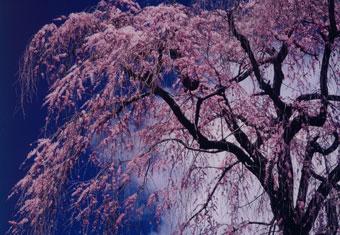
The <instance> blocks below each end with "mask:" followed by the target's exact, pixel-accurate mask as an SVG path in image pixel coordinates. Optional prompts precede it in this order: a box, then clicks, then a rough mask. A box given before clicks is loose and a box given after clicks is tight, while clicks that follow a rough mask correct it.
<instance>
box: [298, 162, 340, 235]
mask: <svg viewBox="0 0 340 235" xmlns="http://www.w3.org/2000/svg"><path fill="white" fill-rule="evenodd" d="M339 181H340V164H338V165H337V166H336V167H335V168H334V169H333V170H332V171H331V173H330V174H329V176H328V179H327V181H324V182H322V183H321V184H320V186H319V187H318V189H317V190H316V192H315V194H314V195H313V197H312V199H311V201H310V203H309V205H308V208H307V210H306V213H305V215H304V216H303V218H302V225H303V227H304V229H305V230H306V231H309V230H310V229H311V227H312V226H313V224H314V222H315V219H316V218H317V216H318V213H319V211H320V208H321V206H322V205H323V202H324V200H325V199H326V198H327V196H328V194H329V193H330V191H331V190H332V189H333V188H334V187H336V184H337V183H338V182H339Z"/></svg>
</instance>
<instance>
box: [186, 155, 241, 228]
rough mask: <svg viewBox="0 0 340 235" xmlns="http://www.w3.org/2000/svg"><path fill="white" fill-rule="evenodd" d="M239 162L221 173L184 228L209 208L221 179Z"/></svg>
mask: <svg viewBox="0 0 340 235" xmlns="http://www.w3.org/2000/svg"><path fill="white" fill-rule="evenodd" d="M238 163H240V162H239V161H237V162H235V163H233V164H231V165H229V166H227V167H225V168H224V170H223V172H222V173H221V175H220V177H219V178H218V180H217V182H216V184H215V186H214V187H213V190H212V191H211V192H210V193H209V194H208V198H207V199H206V201H205V202H204V204H203V206H202V207H201V208H200V209H199V210H198V211H197V212H196V213H195V214H193V215H192V216H191V217H190V218H189V219H188V221H187V222H186V223H185V224H184V225H183V229H184V228H185V227H186V226H188V225H189V223H190V222H191V221H192V220H193V219H194V218H196V217H197V216H198V215H199V214H200V213H201V212H202V211H203V210H205V209H206V208H207V206H208V205H209V203H210V201H211V200H212V198H213V196H214V194H215V192H216V190H217V188H218V186H219V184H220V183H221V181H222V180H223V178H224V177H225V175H226V174H227V173H228V171H229V170H231V169H232V168H233V167H234V166H235V165H237V164H238Z"/></svg>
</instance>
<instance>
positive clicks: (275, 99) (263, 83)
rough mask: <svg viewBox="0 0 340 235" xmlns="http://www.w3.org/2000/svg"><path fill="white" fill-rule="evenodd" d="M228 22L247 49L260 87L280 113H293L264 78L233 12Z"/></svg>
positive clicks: (243, 46) (242, 45)
mask: <svg viewBox="0 0 340 235" xmlns="http://www.w3.org/2000/svg"><path fill="white" fill-rule="evenodd" d="M228 22H229V28H230V30H231V32H232V33H233V35H234V36H235V37H236V39H237V40H238V41H239V42H240V44H241V47H242V48H243V50H244V51H245V53H246V54H247V55H248V57H249V60H250V63H251V65H252V69H253V71H254V75H255V77H256V80H257V81H258V83H259V86H260V89H261V90H263V91H264V92H265V93H266V94H267V95H268V96H269V97H270V98H271V100H272V101H273V103H274V105H275V107H276V108H277V109H278V110H279V111H280V112H279V115H282V114H286V115H287V116H290V115H291V107H290V106H289V105H287V104H285V103H284V102H283V101H282V100H281V99H280V97H279V96H278V95H276V94H275V92H274V90H273V89H272V87H271V86H270V85H269V84H268V83H267V82H266V81H265V80H264V79H263V77H262V75H261V71H260V67H259V63H258V62H257V60H256V58H255V55H254V53H253V51H252V49H251V46H250V43H249V41H248V39H247V38H246V37H245V36H244V35H242V34H241V33H239V32H238V31H237V29H236V26H235V22H234V18H233V15H232V13H230V14H228ZM284 53H285V50H283V51H282V53H281V54H282V57H285V56H283V55H284Z"/></svg>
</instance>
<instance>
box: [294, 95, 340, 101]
mask: <svg viewBox="0 0 340 235" xmlns="http://www.w3.org/2000/svg"><path fill="white" fill-rule="evenodd" d="M319 99H322V95H321V94H319V93H311V94H303V95H300V96H299V97H298V98H296V100H297V101H309V100H319ZM326 99H327V100H328V101H340V96H339V95H328V96H327V97H326Z"/></svg>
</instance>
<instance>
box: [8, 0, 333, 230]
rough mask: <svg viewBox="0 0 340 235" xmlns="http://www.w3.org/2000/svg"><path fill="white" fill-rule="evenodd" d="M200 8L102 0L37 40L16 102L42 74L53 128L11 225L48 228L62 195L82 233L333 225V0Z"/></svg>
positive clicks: (268, 0)
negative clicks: (168, 224)
mask: <svg viewBox="0 0 340 235" xmlns="http://www.w3.org/2000/svg"><path fill="white" fill-rule="evenodd" d="M202 2H203V1H202ZM202 2H198V3H196V4H194V5H190V6H184V5H181V4H175V3H172V4H160V5H157V6H145V7H141V6H140V5H139V4H138V3H137V2H135V1H132V0H120V1H100V2H99V3H98V5H97V6H96V7H95V8H94V9H93V10H91V11H89V12H80V13H73V14H70V15H69V16H62V17H60V18H58V19H55V20H54V21H53V23H50V24H47V25H45V26H44V27H43V28H42V29H41V30H40V31H39V32H38V33H37V34H36V35H35V36H34V37H33V39H32V41H31V42H30V44H29V45H28V47H27V50H26V52H25V55H24V57H23V59H22V63H21V67H20V75H21V83H22V86H21V87H22V94H23V95H22V102H23V103H24V102H25V101H26V100H27V99H30V98H31V97H32V95H33V94H34V92H35V90H36V89H37V88H38V87H39V85H37V80H38V78H40V79H42V80H44V81H46V83H47V84H48V91H46V96H45V100H44V107H46V109H47V116H46V123H45V130H46V135H45V136H44V137H43V138H41V139H39V140H38V141H37V143H36V146H35V147H34V148H33V150H32V151H31V152H30V153H29V154H28V156H27V158H28V159H29V160H28V161H29V162H30V163H31V165H30V168H29V170H28V172H27V174H26V176H25V177H24V178H23V179H22V180H21V181H20V182H18V184H17V185H16V186H15V188H14V189H13V194H17V195H20V197H19V200H18V208H19V209H18V212H17V215H16V217H15V220H14V221H11V223H12V228H11V231H12V232H13V233H21V232H24V231H28V230H30V231H32V232H33V233H34V234H50V233H53V231H55V227H56V221H57V220H58V219H57V218H58V213H59V212H60V210H62V205H64V204H65V201H66V198H67V200H69V204H70V208H71V211H72V212H71V213H69V217H70V218H69V219H70V220H71V221H80V222H81V224H82V226H83V228H84V230H83V232H84V233H91V232H96V231H97V232H98V231H106V232H107V233H108V234H111V233H112V234H114V233H117V231H119V228H120V227H121V226H124V224H125V223H126V222H127V221H129V218H131V216H137V217H138V216H142V215H143V214H145V213H147V211H148V210H154V211H155V214H156V217H157V218H158V220H159V221H158V223H160V224H162V220H163V219H162V218H165V217H166V216H168V217H169V214H170V215H176V216H175V219H172V225H173V227H172V228H171V232H174V233H185V234H238V233H239V234H242V232H245V231H257V232H259V231H262V232H263V231H264V232H269V234H270V233H271V232H273V233H275V232H278V231H282V232H283V233H284V234H309V232H311V231H314V232H317V231H319V232H320V231H326V230H327V231H328V232H330V233H333V234H335V233H336V231H339V230H338V229H339V226H338V218H339V216H338V213H339V194H338V192H339V191H338V190H339V188H340V187H339V184H338V182H339V180H340V159H339V148H338V145H339V132H340V119H339V117H340V116H339V114H340V112H339V110H340V109H339V108H340V106H339V103H340V96H339V75H340V66H339V52H340V40H339V37H340V31H339V28H340V24H339V22H340V2H339V1H337V0H328V1H326V0H322V1H319V0H318V1H317V0H305V1H292V0H280V1H276V0H262V1H257V0H250V1H233V4H231V2H229V4H228V7H224V8H218V7H209V8H204V4H203V3H202ZM225 6H226V5H225ZM84 159H85V160H84ZM87 164H91V165H92V166H94V167H95V168H96V169H97V170H96V173H95V174H93V175H91V176H87V177H80V176H77V174H76V173H75V170H74V169H75V168H77V167H79V166H85V165H87ZM130 184H134V185H137V186H136V188H137V189H136V190H135V191H134V192H133V193H131V192H126V191H125V197H124V199H121V198H120V197H121V196H120V192H122V191H124V189H126V188H128V187H129V185H130ZM66 192H68V193H66ZM146 194H147V195H148V198H147V199H145V200H144V199H143V200H144V201H143V203H141V198H143V197H145V195H146ZM65 195H68V196H65ZM330 208H332V209H330Z"/></svg>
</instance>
